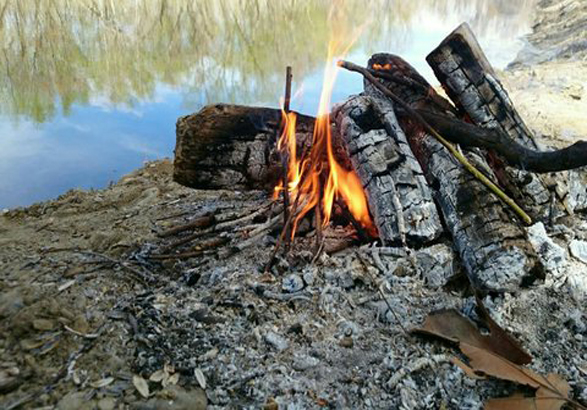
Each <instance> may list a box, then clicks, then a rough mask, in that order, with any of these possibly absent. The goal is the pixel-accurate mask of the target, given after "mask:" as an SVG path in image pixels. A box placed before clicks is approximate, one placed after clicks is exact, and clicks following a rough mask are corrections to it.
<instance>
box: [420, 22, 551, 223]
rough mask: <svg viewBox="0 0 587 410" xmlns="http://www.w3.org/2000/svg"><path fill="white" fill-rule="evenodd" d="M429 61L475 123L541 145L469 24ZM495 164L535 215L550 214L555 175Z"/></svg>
mask: <svg viewBox="0 0 587 410" xmlns="http://www.w3.org/2000/svg"><path fill="white" fill-rule="evenodd" d="M426 60H427V61H428V64H429V65H430V66H431V67H432V70H433V71H434V74H435V75H436V77H437V78H438V80H439V81H440V83H441V84H442V85H443V86H444V88H445V90H446V92H447V94H448V95H449V97H450V98H451V100H452V101H453V102H454V103H455V105H456V106H457V107H458V108H459V111H460V112H461V113H462V114H463V115H464V116H466V117H468V118H470V119H471V120H472V121H473V123H474V124H476V125H479V126H481V127H486V128H494V129H496V130H500V131H501V132H503V133H505V134H507V135H508V136H509V137H510V138H512V139H513V140H514V141H516V142H518V143H520V144H521V145H523V146H526V147H528V148H532V149H536V148H538V144H537V143H536V140H535V138H534V135H533V134H532V132H531V131H530V129H529V128H528V127H527V126H526V124H525V123H524V120H522V118H521V117H520V115H519V114H518V112H517V111H516V109H515V107H514V105H513V103H512V101H511V100H510V98H509V96H508V93H507V91H506V90H505V89H504V87H503V86H502V84H501V82H500V81H499V79H498V78H497V75H496V73H495V71H494V70H493V67H492V66H491V64H490V63H489V61H488V60H487V57H486V56H485V54H484V53H483V50H482V49H481V47H480V46H479V43H478V42H477V39H476V38H475V35H474V34H473V32H472V31H471V29H470V27H469V26H468V25H467V23H463V24H461V25H460V26H459V27H457V29H456V30H454V31H453V32H452V33H451V34H449V35H448V37H446V38H445V39H444V40H443V41H442V43H440V45H439V46H438V47H437V48H436V49H434V50H433V51H432V52H431V53H430V54H429V55H428V56H427V57H426ZM492 166H493V167H494V169H496V170H497V171H498V175H500V183H501V185H503V186H505V187H506V188H507V189H508V191H510V193H511V194H512V196H513V198H514V199H515V200H516V202H517V203H518V204H519V205H520V206H521V207H522V208H523V209H524V210H525V211H526V212H528V213H529V214H530V215H531V216H532V217H533V218H538V219H545V218H546V217H547V216H549V215H550V210H551V207H550V206H549V204H550V201H551V195H552V194H551V192H550V191H549V189H548V187H551V186H553V185H554V180H553V179H552V177H549V176H547V175H537V174H534V173H530V172H526V171H524V170H519V169H515V168H513V167H510V166H507V165H505V164H504V163H503V162H501V161H498V162H497V163H495V162H494V163H493V164H492ZM500 170H503V175H502V174H501V173H500ZM559 210H562V208H560V207H559Z"/></svg>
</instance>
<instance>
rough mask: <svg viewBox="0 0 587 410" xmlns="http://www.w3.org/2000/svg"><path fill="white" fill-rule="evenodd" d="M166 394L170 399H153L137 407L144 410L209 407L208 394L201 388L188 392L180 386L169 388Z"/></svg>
mask: <svg viewBox="0 0 587 410" xmlns="http://www.w3.org/2000/svg"><path fill="white" fill-rule="evenodd" d="M165 393H167V395H168V396H169V398H165V399H163V398H151V399H149V401H147V402H146V403H140V405H139V406H137V407H138V408H140V409H142V410H205V409H206V408H207V405H208V399H207V398H206V392H204V390H202V389H200V388H199V387H196V388H193V389H189V390H186V389H184V388H182V387H180V386H169V387H168V388H167V389H166V390H165ZM137 404H138V403H137Z"/></svg>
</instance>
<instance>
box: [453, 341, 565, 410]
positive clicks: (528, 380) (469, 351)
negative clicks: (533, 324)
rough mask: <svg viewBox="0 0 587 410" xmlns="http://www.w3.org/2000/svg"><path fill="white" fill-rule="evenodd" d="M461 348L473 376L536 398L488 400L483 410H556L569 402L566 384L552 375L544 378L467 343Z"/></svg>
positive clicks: (555, 375)
mask: <svg viewBox="0 0 587 410" xmlns="http://www.w3.org/2000/svg"><path fill="white" fill-rule="evenodd" d="M460 348H461V351H462V352H463V353H464V354H465V355H466V356H467V357H468V358H469V360H470V366H471V368H473V369H475V371H476V373H477V372H482V373H484V374H486V375H488V376H493V377H497V378H499V379H502V380H509V381H512V382H515V383H518V384H524V385H526V386H530V387H533V388H535V389H537V390H536V394H535V397H520V396H511V397H505V398H500V399H492V400H489V401H488V402H487V403H486V406H485V409H486V410H487V409H490V410H508V409H520V410H526V409H532V410H559V409H560V408H561V407H562V405H563V404H565V403H568V402H572V400H571V399H570V398H569V392H570V391H571V388H570V386H569V384H568V383H567V382H566V381H565V380H563V379H562V378H561V377H560V376H559V375H557V374H554V373H553V374H549V375H548V376H547V377H544V376H542V375H540V374H538V373H536V372H534V371H533V370H530V369H528V368H526V367H522V366H519V365H517V364H515V363H512V362H510V361H509V360H507V359H505V358H503V357H501V356H499V355H498V354H496V353H494V352H490V351H487V350H485V349H482V348H479V347H477V346H473V345H470V344H467V343H462V342H461V343H460Z"/></svg>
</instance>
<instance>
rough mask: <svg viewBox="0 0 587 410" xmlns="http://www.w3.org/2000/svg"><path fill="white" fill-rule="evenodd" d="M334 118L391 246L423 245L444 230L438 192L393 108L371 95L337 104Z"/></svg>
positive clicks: (387, 241) (382, 233)
mask: <svg viewBox="0 0 587 410" xmlns="http://www.w3.org/2000/svg"><path fill="white" fill-rule="evenodd" d="M333 118H334V120H335V123H336V125H337V127H336V128H337V129H338V131H339V132H340V135H341V137H342V140H344V141H345V142H346V146H347V149H348V154H349V157H350V159H351V162H352V164H353V168H354V169H355V170H356V172H357V174H358V176H359V178H360V180H361V182H362V184H363V188H364V190H365V193H366V195H367V198H368V201H369V209H370V211H371V215H372V216H373V219H374V221H375V224H376V225H377V227H378V230H379V237H380V239H381V241H382V242H383V243H384V244H386V245H389V244H396V245H397V244H406V243H407V244H410V245H415V244H417V245H421V244H422V243H427V242H430V241H433V240H435V239H437V238H438V237H439V236H440V235H441V234H442V231H443V228H442V225H441V222H440V217H439V215H438V212H437V209H436V205H435V204H434V201H433V199H432V192H431V190H430V188H429V187H428V184H427V183H426V179H425V177H424V173H423V171H422V168H421V167H420V164H418V162H417V161H416V158H415V157H414V155H413V154H412V152H411V150H410V146H409V144H408V141H407V138H406V136H405V134H404V132H403V131H402V129H401V127H400V126H399V123H398V120H397V118H396V116H395V113H394V110H393V106H391V105H390V104H388V103H387V102H386V101H383V100H380V99H376V98H372V97H369V96H357V97H352V98H351V99H349V100H347V101H346V102H345V103H343V104H340V105H338V106H336V107H335V108H334V110H333Z"/></svg>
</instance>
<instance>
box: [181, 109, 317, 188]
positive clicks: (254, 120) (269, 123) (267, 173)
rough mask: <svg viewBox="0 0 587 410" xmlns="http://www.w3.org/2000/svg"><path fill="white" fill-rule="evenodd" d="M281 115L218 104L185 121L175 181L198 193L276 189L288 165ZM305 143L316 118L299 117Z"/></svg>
mask: <svg viewBox="0 0 587 410" xmlns="http://www.w3.org/2000/svg"><path fill="white" fill-rule="evenodd" d="M281 115H282V113H281V110H279V109H272V108H261V107H245V106H238V105H226V104H217V105H210V106H206V107H204V108H203V109H202V110H201V111H200V112H198V113H196V114H192V115H187V116H184V117H180V118H179V119H178V121H177V125H176V137H177V141H176V145H175V161H174V171H173V179H174V181H176V182H178V183H180V184H182V185H184V186H187V187H191V188H198V189H236V190H238V189H267V190H269V189H272V188H273V187H274V186H275V185H276V184H277V181H278V180H279V178H280V176H281V169H282V163H281V159H280V156H279V154H278V153H277V152H276V150H275V142H276V139H277V134H278V132H279V127H280V121H281ZM297 122H298V128H297V131H298V137H299V140H300V141H301V143H302V144H303V143H304V142H306V141H307V142H309V141H311V138H312V130H313V128H314V118H312V117H308V116H305V115H298V116H297Z"/></svg>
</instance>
